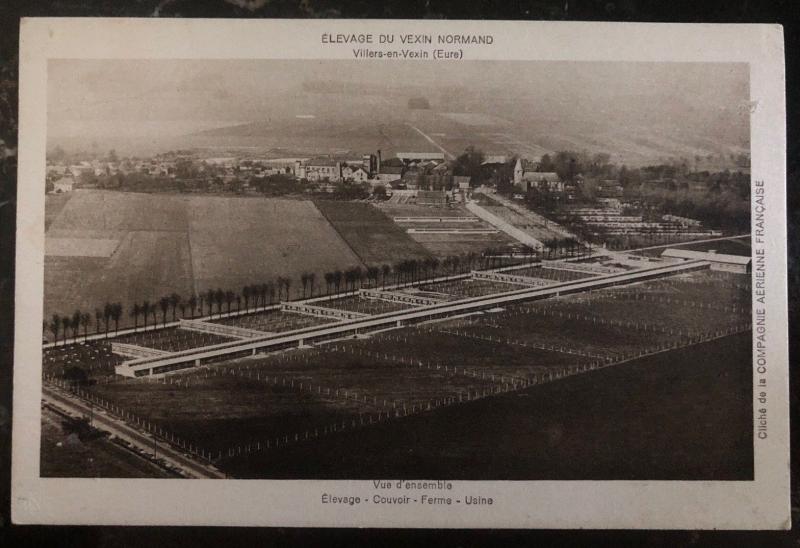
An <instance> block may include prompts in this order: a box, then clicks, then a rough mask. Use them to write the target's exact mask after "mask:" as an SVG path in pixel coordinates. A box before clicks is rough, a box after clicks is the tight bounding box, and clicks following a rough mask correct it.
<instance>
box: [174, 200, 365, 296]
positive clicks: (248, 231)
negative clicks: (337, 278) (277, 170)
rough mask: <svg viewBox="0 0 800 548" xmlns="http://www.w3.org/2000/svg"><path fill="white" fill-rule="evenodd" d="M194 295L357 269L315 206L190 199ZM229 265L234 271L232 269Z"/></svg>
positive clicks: (354, 258)
mask: <svg viewBox="0 0 800 548" xmlns="http://www.w3.org/2000/svg"><path fill="white" fill-rule="evenodd" d="M189 215H190V227H189V229H190V235H191V246H192V248H191V254H192V255H191V256H192V271H193V274H194V280H195V286H196V289H197V291H200V292H202V291H203V290H208V289H212V288H217V287H221V288H223V289H233V290H239V289H241V287H243V286H244V285H246V284H248V283H253V282H262V281H265V280H270V279H273V278H275V277H277V276H286V277H290V278H292V279H293V289H294V290H295V291H297V286H298V285H299V280H298V279H297V278H299V275H300V274H301V273H302V272H306V271H308V272H312V271H313V272H315V274H316V278H317V279H318V280H320V279H322V276H323V274H324V273H325V272H326V271H329V270H335V269H337V268H348V267H352V266H356V265H359V264H360V260H359V258H358V257H357V256H356V255H355V254H353V252H352V251H351V250H350V249H349V248H348V245H347V243H346V242H345V241H343V240H342V238H340V237H339V235H338V234H337V233H336V231H335V230H334V229H333V228H332V227H331V226H330V224H329V223H328V221H326V219H325V217H324V216H323V215H322V214H321V213H320V212H319V211H318V210H317V208H316V207H315V206H314V204H313V203H312V202H310V201H306V200H287V199H278V198H275V199H268V198H252V199H251V198H239V199H237V198H219V197H214V198H207V197H203V198H193V199H192V202H191V204H190V209H189ZM232 266H233V268H232Z"/></svg>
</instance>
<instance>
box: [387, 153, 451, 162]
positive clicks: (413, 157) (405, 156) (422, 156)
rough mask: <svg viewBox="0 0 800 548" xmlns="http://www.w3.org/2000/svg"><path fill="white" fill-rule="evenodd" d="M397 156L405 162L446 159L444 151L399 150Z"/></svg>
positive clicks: (441, 160)
mask: <svg viewBox="0 0 800 548" xmlns="http://www.w3.org/2000/svg"><path fill="white" fill-rule="evenodd" d="M395 156H396V157H397V158H399V159H400V160H402V161H403V162H420V161H423V160H438V161H440V162H443V161H444V153H443V152H398V153H397V154H395Z"/></svg>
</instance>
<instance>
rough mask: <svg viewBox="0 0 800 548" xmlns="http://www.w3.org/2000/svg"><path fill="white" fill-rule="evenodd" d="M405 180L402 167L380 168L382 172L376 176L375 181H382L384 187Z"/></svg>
mask: <svg viewBox="0 0 800 548" xmlns="http://www.w3.org/2000/svg"><path fill="white" fill-rule="evenodd" d="M402 178H403V168H402V167H400V166H386V165H383V166H381V167H380V171H378V173H376V174H375V177H373V179H376V180H378V181H380V182H381V183H382V184H384V185H388V184H391V183H393V182H395V181H399V180H401V179H402Z"/></svg>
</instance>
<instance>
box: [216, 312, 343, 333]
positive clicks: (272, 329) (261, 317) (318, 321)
mask: <svg viewBox="0 0 800 548" xmlns="http://www.w3.org/2000/svg"><path fill="white" fill-rule="evenodd" d="M210 321H211V322H212V323H219V324H222V325H232V326H235V327H244V328H246V329H257V330H259V331H265V332H269V333H281V332H283V331H292V330H294V329H303V328H304V327H311V326H312V325H322V324H325V323H328V322H330V321H331V320H329V319H327V318H317V317H315V316H306V315H303V314H292V313H291V312H282V311H280V310H269V311H265V312H256V313H253V314H246V315H244V316H236V317H232V318H220V319H215V320H210Z"/></svg>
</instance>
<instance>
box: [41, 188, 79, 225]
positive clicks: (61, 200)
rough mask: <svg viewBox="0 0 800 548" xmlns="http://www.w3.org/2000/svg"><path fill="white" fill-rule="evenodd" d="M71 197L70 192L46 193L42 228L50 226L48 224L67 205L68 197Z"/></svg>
mask: <svg viewBox="0 0 800 548" xmlns="http://www.w3.org/2000/svg"><path fill="white" fill-rule="evenodd" d="M70 198H72V193H71V192H65V193H62V194H47V195H46V196H45V197H44V229H45V230H47V229H48V228H50V225H51V224H52V223H53V221H54V220H55V219H56V218H57V217H58V215H59V214H60V213H61V210H62V209H64V206H66V205H67V202H69V199H70Z"/></svg>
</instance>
